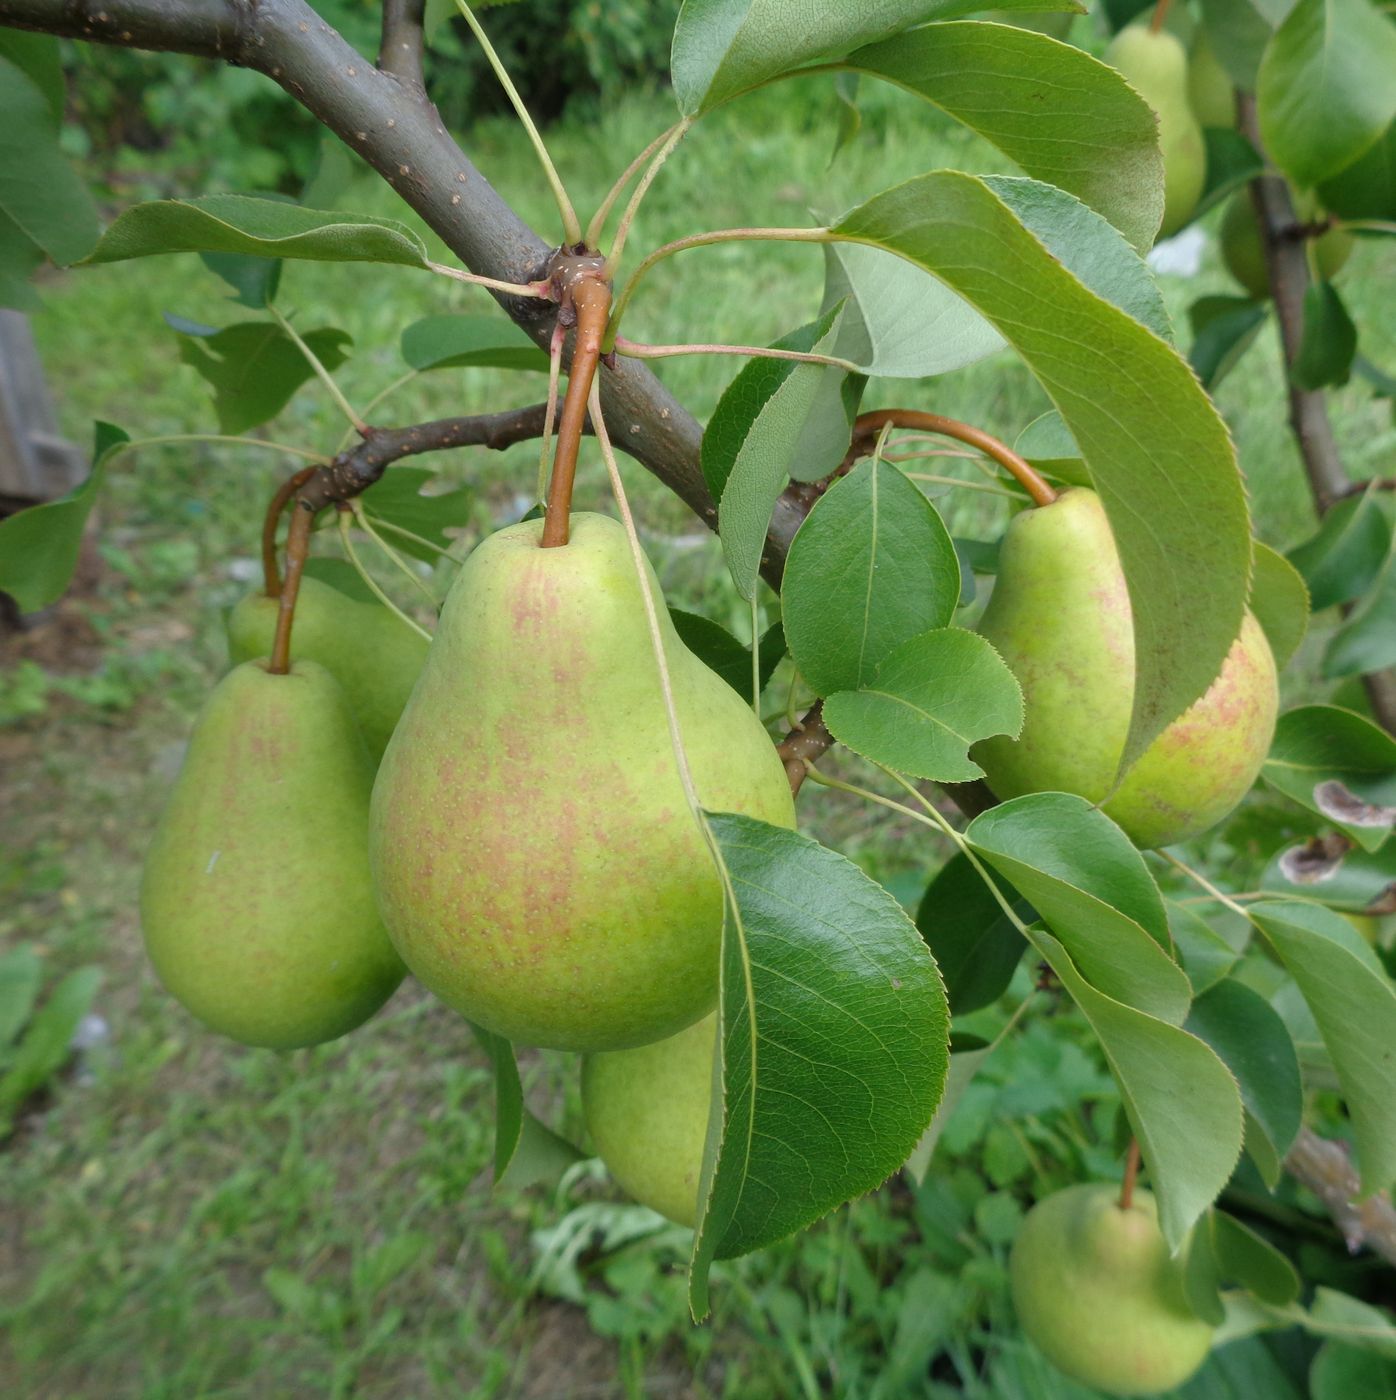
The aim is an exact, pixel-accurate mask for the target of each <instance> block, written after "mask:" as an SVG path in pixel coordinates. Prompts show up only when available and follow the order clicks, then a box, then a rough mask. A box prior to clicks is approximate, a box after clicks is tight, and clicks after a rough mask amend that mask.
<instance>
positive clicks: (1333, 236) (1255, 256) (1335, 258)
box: [1221, 190, 1353, 301]
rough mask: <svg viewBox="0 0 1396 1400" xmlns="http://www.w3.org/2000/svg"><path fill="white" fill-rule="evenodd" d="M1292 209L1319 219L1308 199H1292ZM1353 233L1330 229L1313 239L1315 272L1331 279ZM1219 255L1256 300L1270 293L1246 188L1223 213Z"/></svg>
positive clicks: (1339, 268)
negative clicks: (1316, 269)
mask: <svg viewBox="0 0 1396 1400" xmlns="http://www.w3.org/2000/svg"><path fill="white" fill-rule="evenodd" d="M1295 212H1296V214H1297V216H1298V217H1299V218H1301V219H1303V220H1305V221H1306V222H1307V221H1311V220H1315V219H1319V218H1322V217H1323V215H1322V211H1321V210H1320V209H1319V207H1318V205H1317V204H1316V203H1315V202H1314V201H1313V199H1312V198H1310V199H1303V198H1300V199H1298V200H1296V201H1295ZM1352 244H1353V236H1352V234H1351V233H1349V232H1348V230H1347V229H1344V228H1331V229H1329V230H1328V232H1327V233H1325V234H1322V235H1321V236H1320V237H1319V238H1317V239H1315V240H1314V259H1315V262H1316V264H1317V267H1318V274H1319V276H1320V277H1321V278H1322V279H1323V280H1324V281H1325V282H1331V281H1332V280H1333V278H1335V277H1336V276H1337V275H1338V273H1339V272H1341V271H1342V268H1343V264H1344V263H1346V262H1347V260H1348V257H1349V255H1350V254H1351V253H1352ZM1221 254H1222V261H1223V262H1224V263H1225V264H1226V270H1227V271H1228V272H1229V273H1230V274H1231V275H1232V276H1233V277H1234V278H1235V279H1236V280H1237V281H1238V282H1239V283H1240V284H1241V285H1242V286H1243V287H1244V288H1245V289H1246V291H1248V292H1249V293H1250V294H1251V296H1252V297H1254V298H1255V299H1256V300H1257V301H1265V300H1267V299H1268V298H1269V296H1270V269H1269V268H1268V267H1267V266H1266V263H1265V248H1264V245H1263V244H1262V243H1261V241H1260V223H1259V221H1258V220H1257V219H1256V215H1255V205H1254V204H1253V203H1252V202H1251V197H1250V194H1249V192H1248V191H1246V190H1241V191H1240V192H1239V193H1237V194H1235V195H1233V196H1232V197H1231V201H1230V203H1228V204H1227V206H1226V213H1225V214H1223V215H1222V223H1221Z"/></svg>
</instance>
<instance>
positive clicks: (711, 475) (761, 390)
mask: <svg viewBox="0 0 1396 1400" xmlns="http://www.w3.org/2000/svg"><path fill="white" fill-rule="evenodd" d="M837 318H838V306H837V305H833V306H830V308H829V309H828V310H827V311H826V312H825V313H824V314H823V315H822V316H821V317H820V318H819V319H818V320H817V321H811V322H810V324H809V325H807V326H801V327H800V328H799V330H796V331H792V332H791V333H790V334H789V335H785V336H782V337H781V338H780V339H779V340H777V341H776V342H775V344H774V345H773V346H772V348H773V349H776V350H798V351H800V352H802V353H805V354H808V353H810V352H812V351H814V350H815V347H816V346H817V345H819V344H820V343H821V342H824V343H826V346H827V347H828V349H829V351H830V352H832V348H833V339H832V338H831V337H830V335H829V332H830V331H831V330H832V329H833V326H834V322H835V320H836V319H837ZM841 336H842V332H840V337H839V338H841ZM797 369H798V370H800V371H801V373H802V376H803V380H802V382H801V383H800V384H799V386H798V393H799V395H800V396H801V397H803V396H804V395H805V394H806V393H808V392H809V390H810V388H811V386H812V387H813V394H812V396H811V397H810V398H809V400H808V406H807V408H806V409H805V417H804V421H803V422H802V423H800V424H798V425H794V424H792V425H791V426H790V427H789V429H788V431H789V432H790V440H789V441H788V442H787V443H786V444H784V446H783V449H782V455H785V456H786V457H787V458H788V461H787V464H786V471H787V474H789V475H791V476H793V477H795V479H796V480H797V481H815V480H817V479H818V478H819V477H821V476H827V475H828V474H829V473H830V472H832V471H833V470H834V468H835V467H837V466H838V464H839V463H840V461H842V460H843V455H844V453H845V451H847V449H848V443H849V440H850V438H851V436H852V428H853V414H852V413H851V412H849V411H848V405H847V404H846V403H845V400H844V396H843V393H842V385H843V383H844V381H846V380H847V378H848V375H847V374H846V372H844V371H842V370H839V369H837V368H835V367H834V366H832V365H829V366H826V367H824V368H823V369H822V370H820V369H819V367H818V366H814V365H803V366H802V365H801V364H800V362H799V361H798V360H773V359H766V358H761V357H759V356H758V357H757V358H754V359H752V360H751V361H750V362H748V363H747V364H746V365H744V366H743V367H742V369H741V372H740V373H739V374H738V375H737V377H736V378H735V379H734V380H733V381H732V382H731V383H730V384H729V385H728V386H727V388H726V389H725V390H724V391H723V394H722V397H721V398H720V399H719V400H718V402H717V407H716V408H715V409H714V410H713V416H712V417H711V418H710V419H709V420H708V426H707V429H706V430H705V431H704V433H703V448H702V454H701V464H702V468H703V478H704V480H705V481H706V482H707V483H708V490H709V491H710V492H712V497H713V500H715V501H720V500H721V499H722V494H723V492H724V491H725V490H726V488H727V482H728V480H729V478H730V477H731V475H732V470H733V468H734V467H735V466H736V464H737V461H738V459H739V458H740V457H741V456H742V453H743V450H744V448H745V447H746V444H747V442H748V439H750V438H751V436H752V433H753V430H755V429H756V426H757V422H758V420H759V419H760V418H761V417H762V415H763V413H764V412H765V411H766V409H767V407H768V405H770V404H771V401H772V399H774V398H775V397H776V395H777V394H779V393H781V392H782V391H783V390H785V389H786V386H787V385H788V384H789V382H790V379H791V376H792V375H793V374H794V373H795V371H796V370H797ZM790 392H795V391H794V390H792V391H790ZM772 421H773V423H774V421H775V420H772ZM811 430H813V433H812V432H811ZM815 439H817V441H816V440H815ZM840 439H842V441H840ZM773 446H779V444H773Z"/></svg>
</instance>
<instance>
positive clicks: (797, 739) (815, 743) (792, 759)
mask: <svg viewBox="0 0 1396 1400" xmlns="http://www.w3.org/2000/svg"><path fill="white" fill-rule="evenodd" d="M835 742H836V741H835V739H834V736H833V735H832V734H830V733H829V730H828V727H827V726H826V725H825V723H824V702H823V701H822V700H816V701H815V702H814V704H813V705H812V706H811V707H810V709H809V711H808V712H807V713H806V715H805V717H804V719H802V720H801V721H800V722H799V723H798V724H797V725H796V726H795V728H794V729H792V730H791V731H790V733H789V734H787V735H786V736H785V738H784V739H782V740H781V742H780V743H779V744H777V745H776V752H777V753H778V754H779V755H780V761H781V762H782V763H783V764H784V765H785V776H786V778H787V779H788V780H789V782H790V792H791V794H792V795H793V796H798V795H799V792H800V789H801V787H803V786H804V781H805V778H806V777H807V776H808V774H809V769H808V768H807V767H806V766H805V765H806V764H807V763H817V762H818V761H819V759H820V758H821V757H822V756H823V755H824V754H826V753H827V752H828V751H829V750H830V749H831V748H833V746H834V743H835Z"/></svg>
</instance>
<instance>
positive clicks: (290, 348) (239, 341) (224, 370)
mask: <svg viewBox="0 0 1396 1400" xmlns="http://www.w3.org/2000/svg"><path fill="white" fill-rule="evenodd" d="M184 324H186V323H173V322H172V325H173V327H174V329H175V330H176V332H178V333H179V358H180V359H181V360H183V361H184V363H185V364H186V365H188V366H189V367H190V368H191V369H193V370H196V371H197V372H198V374H199V375H200V376H201V377H202V378H203V379H204V381H205V382H206V383H207V384H208V385H209V386H210V387H211V388H212V389H213V406H214V411H215V412H216V413H217V414H218V428H219V431H220V432H223V433H230V434H234V435H236V434H238V433H245V432H246V431H247V430H248V429H249V428H255V427H258V426H260V425H261V424H263V423H265V422H267V421H269V420H270V419H272V418H275V417H276V415H277V414H278V413H280V412H281V410H282V409H283V408H285V407H286V405H287V404H288V403H290V401H291V399H292V398H293V397H294V396H295V393H296V390H297V389H299V388H300V387H301V385H302V384H304V383H305V382H306V381H307V380H309V379H310V378H312V377H313V376H314V373H315V371H314V370H313V369H312V368H311V365H310V361H309V360H307V359H306V357H305V355H304V354H303V353H302V352H301V349H300V346H298V345H297V344H296V343H295V341H294V340H292V339H291V337H290V336H288V335H287V334H286V332H285V331H283V330H282V329H281V327H280V326H278V325H277V324H276V323H275V322H274V321H240V322H238V323H237V324H236V325H232V326H227V327H225V328H224V329H223V330H219V331H214V332H213V333H212V334H198V335H194V334H190V333H189V332H188V331H187V330H185V329H183V325H184ZM301 339H302V340H304V341H305V343H306V344H307V345H308V346H309V347H310V349H311V351H312V352H313V353H314V355H315V356H316V358H317V359H318V360H319V361H320V363H321V364H322V365H324V366H325V368H326V369H328V370H334V369H337V368H338V367H339V366H340V365H342V364H343V363H344V361H345V360H346V359H347V358H348V347H349V346H350V345H351V344H352V341H351V339H350V337H349V335H348V333H347V332H345V331H341V330H336V329H334V328H332V327H328V326H325V327H322V328H320V329H319V330H313V331H305V332H302V334H301Z"/></svg>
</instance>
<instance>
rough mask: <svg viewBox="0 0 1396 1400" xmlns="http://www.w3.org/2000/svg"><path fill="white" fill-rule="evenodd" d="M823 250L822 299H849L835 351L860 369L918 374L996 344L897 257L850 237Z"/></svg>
mask: <svg viewBox="0 0 1396 1400" xmlns="http://www.w3.org/2000/svg"><path fill="white" fill-rule="evenodd" d="M824 255H825V290H824V305H825V306H826V307H831V306H834V305H836V304H837V303H838V302H839V301H841V300H843V299H845V298H847V299H848V305H847V306H846V308H845V310H844V317H843V325H842V327H841V329H840V331H839V338H838V343H837V346H836V349H837V352H838V355H839V357H840V358H841V359H845V360H851V361H853V363H855V364H857V365H859V366H861V367H862V368H863V370H864V371H865V372H866V373H867V374H870V375H873V376H874V377H876V378H878V379H923V378H925V377H927V376H929V375H933V374H946V373H948V372H949V371H950V370H954V369H961V368H963V367H964V366H965V365H970V364H974V363H975V361H976V360H982V359H983V358H984V357H985V356H986V355H992V354H993V353H994V352H995V351H996V350H1001V349H1002V348H1003V345H1004V340H1003V337H1002V336H1001V335H1000V334H999V333H998V332H997V331H996V330H995V329H994V328H993V327H992V326H991V325H990V324H989V323H988V322H987V321H986V320H985V319H984V318H983V317H982V316H981V315H980V314H979V313H978V312H977V311H975V310H974V308H973V307H971V306H969V305H968V304H967V303H966V302H965V301H964V300H963V299H962V298H961V297H958V296H956V295H955V293H954V292H952V291H951V290H950V289H949V288H948V287H946V286H945V285H944V284H943V283H941V282H938V281H936V279H935V278H934V277H930V276H928V275H927V274H926V273H925V272H924V271H923V270H922V269H921V268H919V267H916V266H914V265H913V264H912V263H909V262H907V261H906V260H905V259H904V258H899V257H897V256H896V255H895V254H893V253H885V252H883V251H882V250H881V249H879V248H864V247H862V246H861V245H860V244H857V243H829V244H826V245H825V248H824ZM757 363H760V362H759V361H758V362H757ZM709 431H711V429H709ZM704 441H705V443H706V439H705V440H704ZM835 465H837V463H835Z"/></svg>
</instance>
